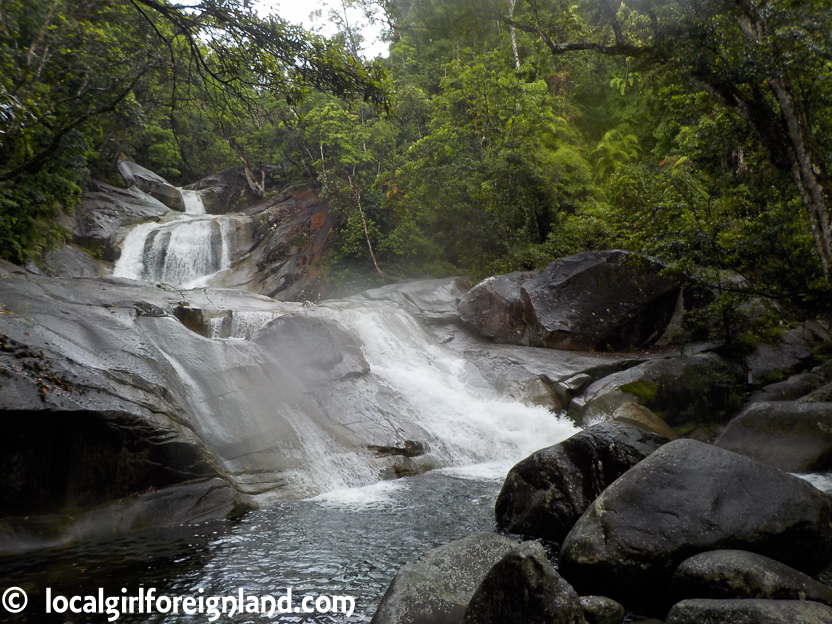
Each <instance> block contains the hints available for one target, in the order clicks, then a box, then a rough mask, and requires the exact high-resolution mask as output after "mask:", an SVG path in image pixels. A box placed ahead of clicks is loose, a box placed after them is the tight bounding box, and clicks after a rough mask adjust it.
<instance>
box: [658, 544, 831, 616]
mask: <svg viewBox="0 0 832 624" xmlns="http://www.w3.org/2000/svg"><path fill="white" fill-rule="evenodd" d="M672 589H673V595H674V597H675V598H676V599H677V600H683V599H686V598H771V599H775V600H814V601H815V602H822V603H823V604H825V605H829V606H832V588H831V587H828V586H827V585H824V584H823V583H821V582H819V581H816V580H815V579H813V578H812V577H810V576H808V575H806V574H803V573H802V572H798V571H797V570H795V569H794V568H790V567H789V566H787V565H784V564H782V563H780V562H779V561H775V560H774V559H770V558H768V557H764V556H762V555H758V554H755V553H750V552H746V551H743V550H715V551H713V552H706V553H701V554H699V555H694V556H693V557H691V558H690V559H686V560H685V561H683V562H682V563H681V565H680V566H679V567H678V568H676V572H674V574H673V587H672Z"/></svg>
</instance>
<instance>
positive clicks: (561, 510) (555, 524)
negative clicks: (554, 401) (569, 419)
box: [494, 423, 667, 542]
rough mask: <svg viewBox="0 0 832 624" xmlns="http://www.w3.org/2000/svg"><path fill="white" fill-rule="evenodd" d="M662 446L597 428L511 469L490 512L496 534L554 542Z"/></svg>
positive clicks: (625, 428)
mask: <svg viewBox="0 0 832 624" xmlns="http://www.w3.org/2000/svg"><path fill="white" fill-rule="evenodd" d="M665 442H667V438H664V437H662V436H659V435H656V434H654V433H651V432H648V431H645V430H644V429H642V428H640V427H636V426H634V425H629V424H625V423H602V424H598V425H595V426H592V427H589V428H587V429H584V430H583V431H581V432H579V433H577V434H575V435H574V436H572V437H571V438H568V439H567V440H564V441H563V442H561V443H560V444H556V445H554V446H550V447H549V448H546V449H543V450H540V451H537V452H536V453H534V454H533V455H531V456H529V457H527V458H526V459H524V460H523V461H521V462H520V463H519V464H517V465H516V466H514V468H512V469H511V471H510V472H509V473H508V476H507V477H506V481H505V483H504V484H503V488H502V490H501V491H500V494H499V496H498V497H497V502H496V504H495V506H494V510H495V514H496V517H497V524H498V526H500V528H503V529H506V530H508V531H511V532H512V533H520V534H523V535H530V536H533V537H539V538H542V539H547V540H551V541H555V542H560V541H561V540H563V538H564V537H565V536H566V534H567V533H568V532H569V530H570V529H571V528H572V526H573V525H574V524H575V522H577V521H578V518H580V517H581V515H582V514H583V513H584V511H585V510H586V509H587V507H589V505H590V503H592V501H593V500H595V498H596V497H597V496H598V495H599V494H600V493H601V492H602V491H604V489H605V488H606V487H607V486H608V485H609V484H610V483H612V482H613V481H615V480H616V479H617V478H618V477H620V476H621V475H622V474H624V473H625V472H626V471H627V470H629V469H630V468H631V467H632V466H634V465H636V464H637V463H638V462H640V461H641V460H642V459H644V458H645V457H647V456H648V455H649V454H650V453H652V452H653V451H655V450H656V449H657V448H659V447H660V446H661V445H662V444H664V443H665Z"/></svg>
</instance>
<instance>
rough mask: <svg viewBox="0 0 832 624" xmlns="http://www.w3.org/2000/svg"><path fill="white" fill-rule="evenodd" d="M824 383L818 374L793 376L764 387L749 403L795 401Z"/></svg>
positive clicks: (751, 397)
mask: <svg viewBox="0 0 832 624" xmlns="http://www.w3.org/2000/svg"><path fill="white" fill-rule="evenodd" d="M823 381H824V380H823V377H822V376H821V375H818V374H816V373H800V374H798V375H792V376H791V377H789V378H788V379H785V380H783V381H778V382H777V383H773V384H768V385H767V386H764V387H762V388H761V389H760V390H758V391H757V392H755V393H754V394H752V395H751V396H750V397H749V399H748V402H749V403H760V402H763V401H794V400H795V399H799V398H800V397H802V396H805V395H807V394H809V393H810V392H812V390H814V389H815V388H817V387H818V386H820V385H821V384H823Z"/></svg>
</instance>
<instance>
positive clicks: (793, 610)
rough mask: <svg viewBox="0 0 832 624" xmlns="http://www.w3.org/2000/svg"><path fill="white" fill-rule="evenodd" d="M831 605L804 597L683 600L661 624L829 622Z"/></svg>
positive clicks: (820, 623) (816, 623) (801, 623)
mask: <svg viewBox="0 0 832 624" xmlns="http://www.w3.org/2000/svg"><path fill="white" fill-rule="evenodd" d="M830 622H832V608H829V607H827V606H826V605H822V604H820V603H817V602H810V601H808V600H762V599H752V600H699V599H695V600H683V601H682V602H680V603H678V604H676V605H675V606H674V607H673V608H672V609H671V610H670V613H668V614H667V619H666V620H665V624H728V623H730V624H829V623H830Z"/></svg>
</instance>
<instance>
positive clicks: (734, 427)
mask: <svg viewBox="0 0 832 624" xmlns="http://www.w3.org/2000/svg"><path fill="white" fill-rule="evenodd" d="M714 444H715V445H716V446H718V447H720V448H724V449H727V450H729V451H734V452H735V453H741V454H742V455H746V456H748V457H751V458H753V459H756V460H758V461H761V462H764V463H766V464H769V465H771V466H776V467H777V468H780V469H782V470H787V471H789V472H811V471H815V470H826V469H829V468H832V403H799V402H794V401H770V402H761V403H753V404H751V405H749V406H748V407H746V408H745V409H744V410H743V411H742V412H741V413H740V414H739V415H738V416H736V417H735V418H733V419H732V420H731V422H729V423H728V426H727V427H726V428H725V431H723V432H722V434H721V435H720V436H719V437H718V438H717V439H716V441H715V442H714Z"/></svg>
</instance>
